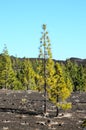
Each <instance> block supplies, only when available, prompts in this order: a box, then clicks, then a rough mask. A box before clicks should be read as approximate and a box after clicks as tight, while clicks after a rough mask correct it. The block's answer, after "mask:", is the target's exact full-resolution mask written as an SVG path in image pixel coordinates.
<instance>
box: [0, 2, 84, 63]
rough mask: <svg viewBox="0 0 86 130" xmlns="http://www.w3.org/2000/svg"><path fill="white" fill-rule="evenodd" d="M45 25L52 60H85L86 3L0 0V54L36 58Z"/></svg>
mask: <svg viewBox="0 0 86 130" xmlns="http://www.w3.org/2000/svg"><path fill="white" fill-rule="evenodd" d="M43 24H46V25H47V31H48V33H49V34H48V35H49V38H50V41H51V48H52V55H53V59H56V60H66V59H68V58H70V57H77V58H82V59H85V58H86V0H0V53H2V51H3V48H4V44H6V46H7V48H8V52H9V55H13V56H17V57H21V58H22V57H27V58H37V57H38V53H39V50H38V48H39V46H40V37H41V32H42V25H43Z"/></svg>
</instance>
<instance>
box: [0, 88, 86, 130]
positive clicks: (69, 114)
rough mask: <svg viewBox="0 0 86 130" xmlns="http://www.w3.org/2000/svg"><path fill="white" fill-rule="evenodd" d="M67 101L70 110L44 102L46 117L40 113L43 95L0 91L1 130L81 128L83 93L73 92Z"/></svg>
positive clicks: (85, 99) (84, 110) (85, 108)
mask: <svg viewBox="0 0 86 130" xmlns="http://www.w3.org/2000/svg"><path fill="white" fill-rule="evenodd" d="M68 101H71V102H72V109H71V110H68V111H62V110H59V116H58V117H55V113H56V109H55V106H54V105H53V104H52V103H51V102H49V101H48V102H47V112H48V115H47V116H43V114H42V113H43V94H42V93H38V92H32V91H30V90H28V91H11V90H0V130H83V129H82V127H81V124H82V122H83V120H84V119H86V93H84V92H83V93H80V92H76V93H73V94H72V95H71V97H70V99H69V100H68Z"/></svg>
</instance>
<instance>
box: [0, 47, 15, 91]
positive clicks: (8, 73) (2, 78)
mask: <svg viewBox="0 0 86 130" xmlns="http://www.w3.org/2000/svg"><path fill="white" fill-rule="evenodd" d="M15 80H16V77H15V73H14V70H13V68H12V63H11V59H10V56H9V54H8V50H7V48H6V46H5V48H4V50H3V53H2V55H1V57H0V86H1V87H2V88H8V89H10V88H13V83H14V81H15Z"/></svg>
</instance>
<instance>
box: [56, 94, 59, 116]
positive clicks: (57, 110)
mask: <svg viewBox="0 0 86 130" xmlns="http://www.w3.org/2000/svg"><path fill="white" fill-rule="evenodd" d="M56 101H57V102H58V95H57V100H56ZM58 115H59V109H58V106H56V117H57V116H58Z"/></svg>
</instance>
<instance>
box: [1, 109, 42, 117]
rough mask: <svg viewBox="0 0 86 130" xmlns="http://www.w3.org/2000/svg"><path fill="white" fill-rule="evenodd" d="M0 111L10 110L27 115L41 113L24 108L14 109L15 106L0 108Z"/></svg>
mask: <svg viewBox="0 0 86 130" xmlns="http://www.w3.org/2000/svg"><path fill="white" fill-rule="evenodd" d="M0 112H10V113H17V114H27V115H38V114H42V112H39V111H34V110H33V111H27V110H24V109H15V108H0Z"/></svg>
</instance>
